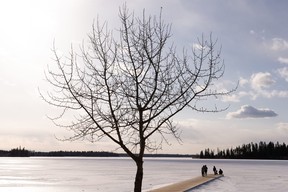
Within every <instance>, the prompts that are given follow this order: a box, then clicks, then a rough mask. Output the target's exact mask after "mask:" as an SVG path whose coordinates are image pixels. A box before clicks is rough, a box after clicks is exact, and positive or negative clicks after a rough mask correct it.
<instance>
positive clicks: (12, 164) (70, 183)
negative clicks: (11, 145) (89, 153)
mask: <svg viewBox="0 0 288 192" xmlns="http://www.w3.org/2000/svg"><path fill="white" fill-rule="evenodd" d="M204 164H206V165H207V166H208V168H209V169H208V172H210V173H212V167H213V166H214V165H215V166H216V167H217V168H218V169H219V168H221V169H223V171H224V175H225V177H222V178H221V179H219V180H216V181H213V182H211V183H209V184H207V185H204V186H202V187H199V188H197V189H195V190H193V192H204V191H209V192H210V191H213V192H250V191H257V192H286V191H288V172H287V170H288V169H287V168H288V161H274V160H272V161H266V160H202V159H183V158H180V159H179V158H174V159H173V158H147V159H145V163H144V183H143V190H144V191H148V190H149V189H152V188H158V187H161V186H163V185H167V184H170V183H173V182H178V181H182V180H185V179H190V178H193V177H196V176H199V175H200V168H201V167H202V165H204ZM134 175H135V166H134V162H133V161H131V160H130V159H128V158H82V157H73V158H65V157H61V158H56V157H49V158H47V157H45V158H44V157H39V158H8V157H1V158H0V191H1V192H8V191H9V192H51V191H53V192H92V191H93V192H95V191H101V192H115V191H123V192H130V191H133V182H134Z"/></svg>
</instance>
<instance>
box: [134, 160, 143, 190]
mask: <svg viewBox="0 0 288 192" xmlns="http://www.w3.org/2000/svg"><path fill="white" fill-rule="evenodd" d="M136 165H137V172H136V177H135V182H134V192H141V190H142V180H143V158H139V159H138V160H137V161H136Z"/></svg>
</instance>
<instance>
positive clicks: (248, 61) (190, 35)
mask: <svg viewBox="0 0 288 192" xmlns="http://www.w3.org/2000/svg"><path fill="white" fill-rule="evenodd" d="M125 2H126V4H127V7H128V8H129V9H130V10H133V11H134V12H135V14H141V13H142V11H143V9H145V11H146V12H147V13H148V14H152V15H158V14H159V11H160V9H161V7H162V9H163V18H164V20H165V21H166V22H167V23H171V24H172V34H173V36H172V37H171V39H170V41H171V42H172V43H173V42H174V44H175V45H177V48H182V47H186V48H191V47H193V45H195V43H197V38H199V37H201V36H202V35H203V36H204V37H208V38H209V35H210V34H211V33H212V35H213V38H214V39H217V42H218V44H219V46H221V58H222V59H223V60H224V63H225V74H224V77H223V78H222V79H220V80H219V81H218V82H217V86H218V87H219V89H224V88H227V87H228V88H229V87H230V88H232V87H234V86H236V85H237V83H238V84H239V85H238V89H237V91H235V92H233V93H232V94H231V95H230V96H227V97H223V98H221V99H219V100H218V101H210V100H207V106H210V105H211V106H213V107H214V105H215V104H216V105H217V106H228V105H229V108H228V109H227V110H226V111H224V112H220V113H197V112H195V111H191V110H189V109H185V110H184V111H182V112H181V113H180V114H179V115H177V117H176V118H175V119H174V121H175V122H177V125H178V126H179V128H180V129H181V131H182V136H181V138H182V142H181V143H178V142H177V141H176V140H175V139H173V138H169V141H170V145H166V144H163V149H162V151H158V153H181V154H195V153H200V151H201V150H204V149H206V148H210V149H214V150H216V149H217V148H219V149H226V148H231V147H236V146H238V145H242V144H244V143H250V142H257V143H258V142H259V141H266V142H269V141H273V142H277V141H278V142H280V143H283V142H285V143H286V144H288V118H287V109H288V102H287V101H288V26H287V18H288V12H287V7H288V1H286V0H278V1H270V0H253V1H252V0H234V1H229V0H218V1H214V0H170V1H167V0H157V1H155V0H126V1H122V0H109V1H107V0H85V1H83V0H61V1H58V0H1V1H0V91H1V95H0V98H1V99H0V141H1V144H0V149H5V150H9V149H11V148H15V147H19V146H22V147H25V148H26V149H29V150H36V151H38V150H41V151H51V150H93V151H102V150H104V151H114V149H115V145H114V144H113V143H111V142H109V141H108V140H102V141H100V142H97V143H90V142H88V141H86V140H81V141H74V142H68V141H66V142H63V141H60V140H59V138H60V139H61V138H64V137H65V136H66V137H67V136H69V135H71V132H69V131H68V130H65V129H63V128H59V127H57V126H55V125H54V124H53V123H52V122H51V120H50V119H49V118H47V116H53V115H57V114H58V112H59V110H57V109H55V108H53V107H52V106H49V105H48V104H47V103H45V102H44V101H43V100H42V99H41V97H40V94H39V90H41V91H44V92H45V90H48V89H49V86H48V84H47V82H46V81H45V75H44V71H45V70H47V67H48V66H52V65H53V64H55V63H54V62H53V59H52V58H53V53H52V51H51V49H52V47H53V42H55V45H56V47H57V49H58V50H60V51H61V52H62V53H63V54H64V55H65V54H68V53H69V49H70V47H71V45H73V46H76V47H77V46H80V45H82V44H83V43H84V44H85V43H87V41H88V36H87V35H88V34H89V33H90V32H91V29H92V24H93V22H94V21H95V20H96V19H97V18H99V20H100V22H101V21H102V22H104V21H107V22H108V26H109V27H110V28H112V29H116V28H117V26H119V22H118V21H119V20H118V10H119V7H120V6H122V5H123V3H125ZM116 31H117V30H115V33H116ZM116 152H117V151H116Z"/></svg>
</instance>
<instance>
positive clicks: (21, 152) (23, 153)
mask: <svg viewBox="0 0 288 192" xmlns="http://www.w3.org/2000/svg"><path fill="white" fill-rule="evenodd" d="M29 155H30V152H29V151H28V150H26V149H25V148H21V147H19V148H15V149H11V150H10V151H5V150H0V157H29Z"/></svg>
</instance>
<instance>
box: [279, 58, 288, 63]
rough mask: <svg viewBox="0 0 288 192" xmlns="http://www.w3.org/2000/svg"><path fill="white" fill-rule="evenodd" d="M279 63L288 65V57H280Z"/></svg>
mask: <svg viewBox="0 0 288 192" xmlns="http://www.w3.org/2000/svg"><path fill="white" fill-rule="evenodd" d="M278 61H279V62H280V63H283V64H288V58H287V57H279V58H278Z"/></svg>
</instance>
